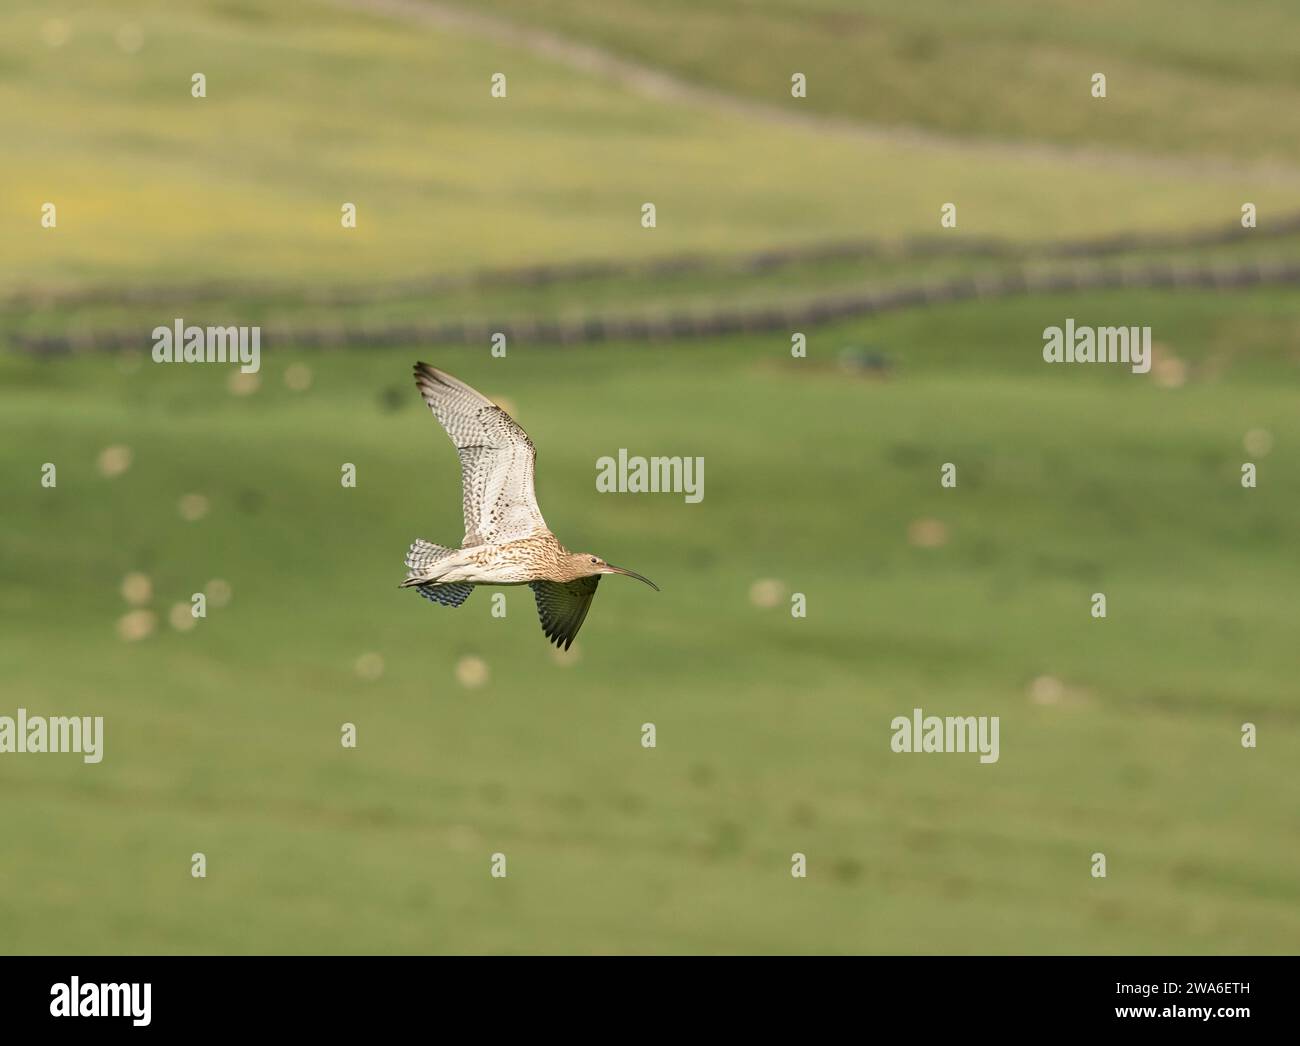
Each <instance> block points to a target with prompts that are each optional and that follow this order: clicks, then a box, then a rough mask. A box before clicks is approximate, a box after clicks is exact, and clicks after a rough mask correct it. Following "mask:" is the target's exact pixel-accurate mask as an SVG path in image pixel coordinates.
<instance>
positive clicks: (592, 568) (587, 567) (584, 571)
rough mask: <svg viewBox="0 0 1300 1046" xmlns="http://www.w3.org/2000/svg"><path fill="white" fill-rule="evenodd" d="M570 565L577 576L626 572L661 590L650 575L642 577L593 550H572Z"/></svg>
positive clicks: (656, 589)
mask: <svg viewBox="0 0 1300 1046" xmlns="http://www.w3.org/2000/svg"><path fill="white" fill-rule="evenodd" d="M568 567H569V570H570V571H571V572H572V574H573V576H574V577H575V578H580V577H592V576H593V575H596V574H626V575H627V576H628V577H634V578H636V579H637V580H638V581H644V582H645V583H646V584H647V585H649V586H650V587H651V588H653V589H654V590H655V591H656V592H658V591H659V586H658V585H656V584H655V583H654V582H653V581H651V580H650V579H649V578H648V577H642V576H641V575H640V574H638V573H637V572H636V571H634V570H624V569H623V568H622V567H616V566H612V565H611V564H609V563H606V562H605V561H604V560H603V559H601V558H600V557H599V556H597V555H595V554H594V553H592V552H570V553H569V562H568Z"/></svg>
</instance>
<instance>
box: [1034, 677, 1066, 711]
mask: <svg viewBox="0 0 1300 1046" xmlns="http://www.w3.org/2000/svg"><path fill="white" fill-rule="evenodd" d="M1064 696H1065V684H1064V683H1062V682H1061V681H1060V680H1059V679H1057V678H1056V676H1037V677H1035V678H1034V679H1033V680H1032V681H1031V682H1030V684H1029V699H1030V700H1031V701H1033V702H1034V703H1035V704H1038V705H1056V704H1060V703H1061V698H1063V697H1064Z"/></svg>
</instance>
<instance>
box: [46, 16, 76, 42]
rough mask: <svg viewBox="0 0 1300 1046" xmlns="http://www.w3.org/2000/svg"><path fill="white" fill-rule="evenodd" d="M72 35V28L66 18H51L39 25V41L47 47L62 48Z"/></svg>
mask: <svg viewBox="0 0 1300 1046" xmlns="http://www.w3.org/2000/svg"><path fill="white" fill-rule="evenodd" d="M71 35H72V26H71V25H69V24H68V20H67V19H66V18H51V19H48V20H47V21H46V22H44V23H43V24H42V25H41V39H42V40H44V41H45V43H46V46H48V47H62V46H63V45H64V44H66V43H67V42H68V38H69V37H70V36H71Z"/></svg>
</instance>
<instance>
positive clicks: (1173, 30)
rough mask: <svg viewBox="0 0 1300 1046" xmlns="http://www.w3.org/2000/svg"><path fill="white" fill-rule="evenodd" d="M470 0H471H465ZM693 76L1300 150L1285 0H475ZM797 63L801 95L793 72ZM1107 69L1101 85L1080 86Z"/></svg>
mask: <svg viewBox="0 0 1300 1046" xmlns="http://www.w3.org/2000/svg"><path fill="white" fill-rule="evenodd" d="M476 6H478V5H476ZM487 6H488V7H489V8H490V9H493V10H495V11H497V12H498V13H500V14H502V15H505V16H508V17H509V18H511V19H515V20H518V21H520V22H522V23H524V24H528V25H534V26H537V27H538V28H542V29H546V30H550V31H555V32H559V33H562V34H564V35H566V36H568V37H571V38H573V39H577V40H581V41H586V42H589V43H591V44H594V45H596V46H599V47H602V48H606V49H608V50H610V51H612V52H613V53H615V54H618V55H622V56H626V57H628V58H630V59H632V60H635V61H638V62H642V63H645V64H647V65H651V66H654V67H656V68H666V69H670V70H672V71H674V72H675V73H677V74H678V75H680V76H681V77H682V78H684V79H686V80H688V81H690V82H692V83H697V84H701V85H708V86H712V87H717V88H723V89H726V90H729V91H734V92H736V93H738V94H741V95H743V96H746V97H750V98H754V99H761V100H764V101H767V102H771V103H773V104H776V105H780V106H788V107H792V111H802V110H801V109H800V108H799V107H807V108H808V109H811V110H813V111H815V112H819V113H825V114H828V115H836V116H845V117H852V118H858V119H862V120H866V121H871V122H873V123H878V124H882V125H885V126H892V127H897V128H900V129H911V128H915V127H922V128H926V129H929V130H932V131H935V132H939V133H942V134H948V135H952V136H954V137H956V138H961V139H972V138H973V139H981V138H987V139H993V140H1004V141H1021V142H1024V141H1032V142H1052V143H1056V144H1059V145H1064V146H1069V147H1071V148H1077V147H1079V146H1080V145H1102V146H1107V147H1110V148H1116V149H1124V148H1129V149H1136V150H1140V151H1142V152H1148V151H1153V152H1156V153H1167V154H1171V155H1182V156H1189V157H1190V156H1198V157H1218V158H1220V159H1228V160H1231V161H1233V162H1236V163H1252V162H1254V163H1265V164H1267V163H1277V164H1284V165H1289V166H1294V165H1295V164H1296V162H1297V161H1298V160H1300V144H1298V143H1300V61H1298V59H1300V43H1297V37H1296V12H1295V9H1294V8H1293V7H1292V6H1291V5H1290V4H1287V3H1285V2H1283V0H1249V2H1247V3H1236V2H1232V0H1194V2H1191V3H1185V2H1181V0H1148V2H1145V3H1142V4H1131V3H1127V2H1125V0H1100V2H1097V3H1088V4H1080V3H1073V2H1070V0H1050V2H1046V3H1044V2H1042V0H988V2H984V3H980V4H970V3H966V2H964V0H931V2H929V3H925V4H916V3H910V2H908V0H870V2H868V3H864V2H861V0H794V2H792V0H716V2H712V3H707V4H700V3H693V2H691V0H665V2H661V3H655V4H643V3H637V2H636V0H488V3H487ZM795 72H802V73H803V74H804V75H805V76H806V77H807V78H808V94H807V98H806V99H802V100H799V101H795V100H793V99H792V98H791V96H790V77H791V75H792V74H793V73H795ZM1098 72H1100V73H1104V74H1106V77H1107V81H1108V84H1107V86H1108V90H1107V97H1106V99H1105V100H1104V101H1095V100H1094V99H1093V98H1092V97H1091V95H1090V93H1089V90H1090V86H1091V79H1092V76H1093V74H1094V73H1098Z"/></svg>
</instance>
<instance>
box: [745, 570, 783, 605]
mask: <svg viewBox="0 0 1300 1046" xmlns="http://www.w3.org/2000/svg"><path fill="white" fill-rule="evenodd" d="M784 598H785V585H783V584H782V583H781V582H780V581H777V580H776V579H775V578H770V577H765V578H759V579H758V580H757V581H755V582H754V583H753V584H752V585H750V586H749V601H750V602H751V603H753V604H754V606H756V607H774V606H776V605H777V604H778V603H780V602H781V600H783V599H784Z"/></svg>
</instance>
